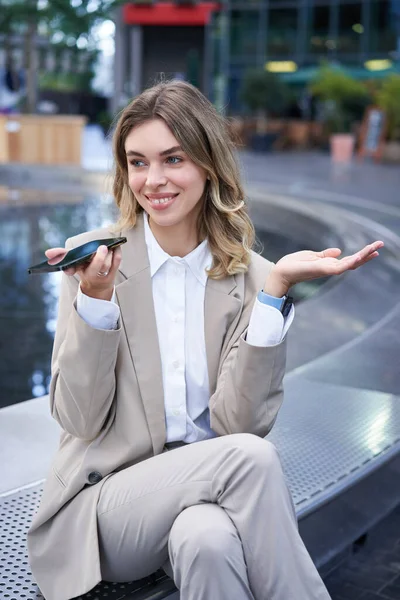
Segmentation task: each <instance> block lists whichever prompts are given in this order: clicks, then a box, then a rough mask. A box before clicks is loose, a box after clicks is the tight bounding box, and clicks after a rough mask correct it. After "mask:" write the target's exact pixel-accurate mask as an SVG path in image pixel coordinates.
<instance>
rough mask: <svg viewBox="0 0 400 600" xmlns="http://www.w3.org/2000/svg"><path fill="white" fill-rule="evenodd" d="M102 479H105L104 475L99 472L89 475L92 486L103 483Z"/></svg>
mask: <svg viewBox="0 0 400 600" xmlns="http://www.w3.org/2000/svg"><path fill="white" fill-rule="evenodd" d="M102 479H103V475H102V474H101V473H99V472H98V471H92V472H91V473H89V476H88V481H89V483H90V484H91V485H94V484H95V483H99V481H101V480H102Z"/></svg>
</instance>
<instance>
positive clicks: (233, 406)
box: [28, 82, 383, 600]
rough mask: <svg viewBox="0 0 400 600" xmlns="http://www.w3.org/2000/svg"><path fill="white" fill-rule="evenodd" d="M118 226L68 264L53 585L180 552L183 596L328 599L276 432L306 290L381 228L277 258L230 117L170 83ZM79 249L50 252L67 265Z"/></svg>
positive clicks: (130, 155) (136, 115)
mask: <svg viewBox="0 0 400 600" xmlns="http://www.w3.org/2000/svg"><path fill="white" fill-rule="evenodd" d="M114 154H115V160H116V175H115V183H114V194H115V199H116V202H117V205H118V207H119V209H120V214H121V218H120V221H119V223H118V225H117V228H116V229H114V230H113V231H109V230H98V231H93V232H89V233H84V234H82V235H79V236H76V237H75V238H72V239H71V240H68V241H67V244H66V246H67V248H71V247H74V246H78V245H80V244H83V243H84V242H87V241H89V240H91V239H98V238H104V237H107V236H110V235H111V236H112V235H114V234H115V232H118V233H121V234H122V235H125V236H126V237H127V238H128V242H127V243H126V244H125V245H124V246H122V248H121V249H118V250H115V251H114V252H109V251H108V250H107V248H106V247H101V248H99V250H98V252H97V254H96V255H95V257H94V258H93V260H92V262H91V263H90V265H89V266H86V267H85V268H79V269H78V271H77V272H75V271H74V270H71V271H69V272H68V274H67V275H68V276H65V277H63V282H62V289H61V297H60V306H59V317H58V324H57V331H56V337H55V342H54V352H53V363H52V383H51V391H50V402H51V411H52V415H53V416H54V418H55V419H56V420H57V421H58V423H59V424H60V425H61V427H62V430H63V432H62V434H61V442H60V448H59V450H58V452H57V455H56V457H55V459H54V462H53V466H52V469H51V471H50V474H49V477H48V479H47V482H46V487H45V491H44V495H43V498H42V501H41V506H40V508H39V511H38V513H37V515H36V517H35V519H34V522H33V524H32V527H31V529H30V532H29V538H28V545H29V552H30V561H31V566H32V570H33V574H34V576H35V578H36V580H37V582H38V584H39V587H40V588H41V590H42V592H43V594H44V596H45V597H46V600H68V599H70V598H73V597H75V596H78V595H80V594H82V593H84V592H87V591H88V590H90V589H91V588H93V587H94V586H95V585H96V584H97V583H98V582H99V581H100V580H101V579H104V580H109V581H131V580H135V579H140V578H142V577H144V576H146V575H149V574H150V573H152V572H154V571H156V570H157V569H159V568H160V567H162V566H163V567H164V568H165V570H166V571H167V572H168V573H170V574H171V576H172V577H173V578H174V580H175V583H176V585H177V587H178V588H179V589H180V594H181V599H182V600H195V599H196V600H206V599H207V600H210V599H214V598H215V599H218V600H223V599H225V598H229V599H230V600H243V599H252V600H253V599H255V600H267V599H268V600H272V599H273V600H294V599H295V598H296V600H314V599H315V600H317V599H318V600H325V599H328V598H329V595H328V593H327V591H326V589H325V587H324V585H323V583H322V581H321V579H320V578H319V575H318V573H317V571H316V569H315V567H314V565H313V563H312V561H311V559H310V557H309V555H308V554H307V551H306V549H305V547H304V545H303V543H302V541H301V539H300V537H299V534H298V531H297V524H296V517H295V513H294V509H293V505H292V501H291V497H290V493H289V491H288V489H287V487H286V484H285V481H284V477H283V474H282V470H281V466H280V462H279V458H278V456H277V453H276V450H275V449H274V447H273V446H272V445H271V444H270V443H269V442H268V441H266V440H264V439H263V437H264V436H265V435H266V434H267V433H268V431H269V430H270V429H271V427H272V425H273V423H274V421H275V419H276V416H277V413H278V410H279V407H280V405H281V403H282V379H283V375H284V370H285V336H286V332H287V330H288V328H289V326H290V323H291V321H292V319H293V308H291V306H290V301H288V300H287V299H286V296H287V294H288V291H289V288H290V287H291V286H292V285H293V284H295V283H297V282H299V281H304V280H306V279H313V278H316V277H321V276H326V275H329V274H338V273H343V272H344V271H346V270H348V269H354V268H356V267H358V266H360V265H362V264H364V263H365V262H367V261H368V260H371V259H372V258H374V257H375V256H377V254H378V253H377V250H378V249H379V248H380V247H381V246H382V245H383V244H382V243H381V242H376V243H374V244H371V245H370V246H367V247H366V248H364V249H363V250H362V251H360V252H358V253H357V254H356V255H354V256H352V257H348V258H344V259H342V260H338V259H337V257H338V256H339V255H340V250H338V249H328V250H325V251H324V252H320V253H314V252H299V253H296V254H292V255H289V256H286V257H284V258H283V259H281V260H280V261H279V262H278V263H277V264H276V265H272V264H271V263H270V262H268V261H267V260H265V259H263V258H262V257H260V256H258V255H257V254H255V253H253V252H252V250H251V247H252V244H253V240H254V231H253V227H252V224H251V222H250V220H249V217H248V215H247V209H246V205H245V201H244V194H243V190H242V187H241V184H240V180H239V174H238V169H237V166H236V164H235V160H234V149H233V146H232V143H231V141H230V139H229V137H228V134H227V131H226V128H225V123H224V121H223V119H222V118H221V117H220V116H219V115H218V114H217V112H216V111H215V109H214V108H213V106H212V105H211V104H210V103H209V102H208V101H207V100H206V99H205V98H204V96H202V94H201V93H200V92H199V91H198V90H196V89H195V88H194V87H192V86H191V85H189V84H186V83H182V82H170V83H162V84H159V85H157V86H155V87H154V88H151V89H149V90H147V91H145V92H144V93H143V94H141V95H140V96H138V97H137V98H136V99H135V100H134V101H133V102H132V103H131V104H130V105H129V106H128V107H127V108H126V109H125V110H124V111H123V112H122V114H121V116H120V119H119V122H118V125H117V128H116V131H115V136H114ZM64 254H65V251H64V249H60V248H55V249H51V250H48V251H47V257H48V258H49V259H50V260H52V261H54V262H57V261H58V260H60V257H62V256H63V255H64Z"/></svg>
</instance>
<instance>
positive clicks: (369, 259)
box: [351, 252, 379, 271]
mask: <svg viewBox="0 0 400 600" xmlns="http://www.w3.org/2000/svg"><path fill="white" fill-rule="evenodd" d="M377 256H379V252H373V253H372V254H370V255H369V256H367V257H366V258H364V260H362V261H361V262H359V261H357V262H356V264H354V265H353V266H352V267H351V269H352V270H353V271H354V270H355V269H358V268H359V267H362V266H363V265H365V264H366V263H368V262H370V261H371V260H373V259H374V258H376V257H377Z"/></svg>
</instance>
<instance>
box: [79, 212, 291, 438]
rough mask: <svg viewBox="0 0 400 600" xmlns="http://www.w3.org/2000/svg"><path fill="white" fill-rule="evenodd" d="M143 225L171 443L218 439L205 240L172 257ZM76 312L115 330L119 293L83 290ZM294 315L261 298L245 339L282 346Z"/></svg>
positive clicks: (91, 322)
mask: <svg viewBox="0 0 400 600" xmlns="http://www.w3.org/2000/svg"><path fill="white" fill-rule="evenodd" d="M145 217H146V215H145ZM144 226H145V241H146V245H147V251H148V255H149V262H150V274H151V280H152V290H153V300H154V310H155V315H156V322H157V332H158V342H159V347H160V355H161V365H162V376H163V388H164V406H165V419H166V430H167V439H166V441H167V442H175V441H184V442H187V443H191V442H198V441H201V440H204V439H207V438H212V437H215V436H216V434H215V432H214V431H213V430H212V429H211V428H210V414H209V409H208V402H209V398H210V390H209V379H208V368H207V357H206V346H205V336H204V298H205V287H206V283H207V273H206V269H207V268H209V267H210V266H211V263H212V255H211V252H210V249H209V247H208V244H207V241H206V240H204V241H203V242H202V243H201V244H200V245H199V246H197V248H195V249H194V250H193V251H192V252H190V253H189V254H187V255H186V256H185V257H183V258H181V257H178V256H170V255H169V254H167V253H166V252H164V250H163V249H162V248H161V247H160V245H159V244H158V242H157V240H156V239H155V237H154V235H153V233H152V231H151V229H150V227H149V224H148V220H147V218H145V219H144ZM77 310H78V314H79V315H80V316H81V318H82V319H84V321H86V323H88V324H89V325H90V326H92V327H94V328H96V329H115V328H116V326H117V321H118V319H119V315H120V309H119V306H118V305H117V304H116V303H115V295H114V296H113V298H112V300H111V302H107V301H105V300H97V299H94V298H90V297H88V296H86V295H85V294H83V293H82V292H81V290H80V289H79V292H78V297H77ZM293 317H294V309H293V308H292V310H291V312H290V314H289V316H288V317H287V318H286V319H284V318H283V316H282V314H281V312H280V311H278V310H277V309H276V308H273V307H271V306H268V305H266V304H262V303H261V302H259V301H258V300H256V301H255V304H254V308H253V311H252V315H251V318H250V323H249V328H248V332H247V337H246V341H247V342H248V343H249V344H252V345H254V346H273V345H276V344H279V343H280V342H281V341H282V339H283V338H284V336H285V335H286V333H287V331H288V329H289V327H290V325H291V323H292V321H293ZM149 360H151V357H149Z"/></svg>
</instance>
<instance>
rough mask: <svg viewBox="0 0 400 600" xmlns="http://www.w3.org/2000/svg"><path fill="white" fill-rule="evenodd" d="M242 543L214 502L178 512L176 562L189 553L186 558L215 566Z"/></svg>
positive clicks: (173, 538)
mask: <svg viewBox="0 0 400 600" xmlns="http://www.w3.org/2000/svg"><path fill="white" fill-rule="evenodd" d="M199 508H200V509H201V510H200V511H199V510H198V509H199ZM238 543H240V540H239V535H238V533H237V531H236V529H235V527H234V525H233V523H232V522H231V520H230V519H229V517H228V516H227V515H226V513H225V511H224V510H223V509H222V508H220V507H219V506H217V505H213V504H210V505H199V506H192V507H189V508H186V509H185V510H184V511H182V512H181V513H180V514H179V515H178V517H177V518H176V519H175V521H174V524H173V526H172V528H171V532H170V536H169V551H170V558H171V561H172V562H174V560H176V559H178V560H179V556H180V555H185V557H186V559H187V558H189V557H190V560H195V559H196V558H199V559H201V561H202V563H204V562H206V563H207V564H210V565H213V564H214V565H215V562H216V561H218V560H223V559H224V557H225V556H229V555H230V553H231V551H232V549H233V548H234V547H235V545H237V544H238Z"/></svg>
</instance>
